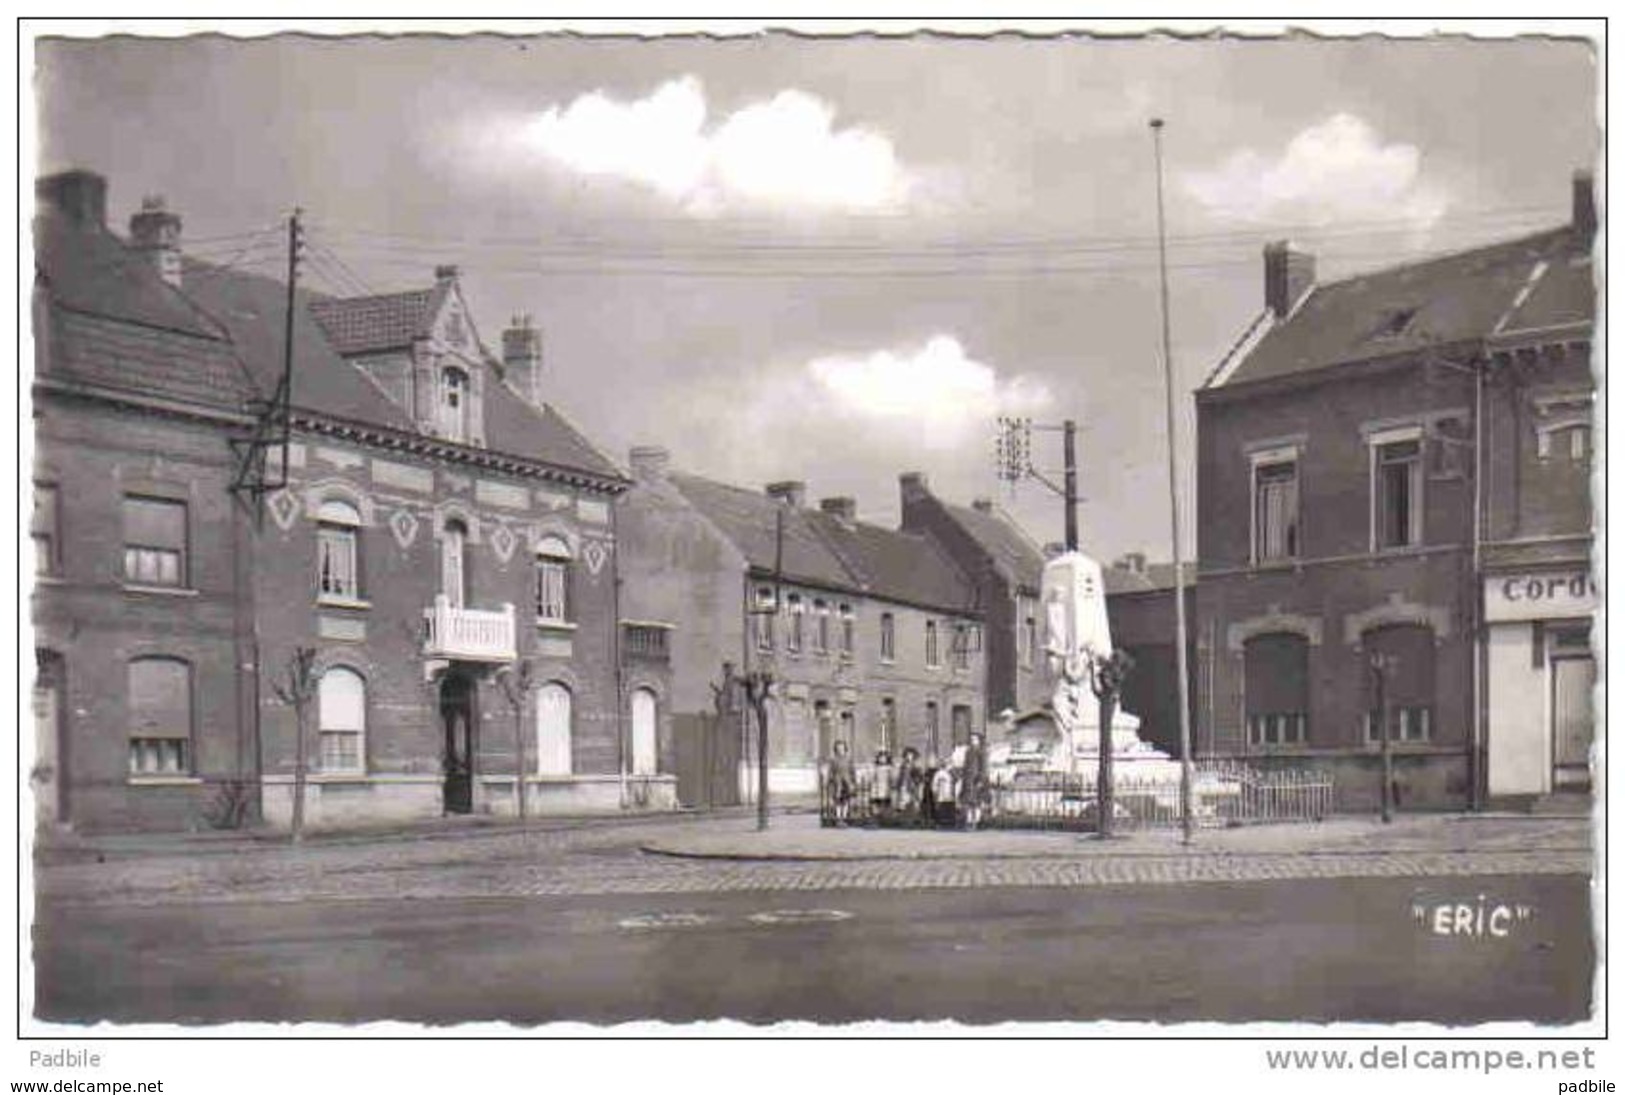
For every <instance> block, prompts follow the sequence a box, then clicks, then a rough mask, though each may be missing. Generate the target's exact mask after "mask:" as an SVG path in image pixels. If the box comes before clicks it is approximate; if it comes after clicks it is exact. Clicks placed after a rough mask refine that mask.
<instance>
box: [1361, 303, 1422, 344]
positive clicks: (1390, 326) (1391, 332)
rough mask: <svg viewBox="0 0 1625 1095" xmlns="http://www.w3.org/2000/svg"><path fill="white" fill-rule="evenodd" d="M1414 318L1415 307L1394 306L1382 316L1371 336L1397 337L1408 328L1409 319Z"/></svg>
mask: <svg viewBox="0 0 1625 1095" xmlns="http://www.w3.org/2000/svg"><path fill="white" fill-rule="evenodd" d="M1415 318H1416V309H1415V308H1395V309H1393V310H1392V311H1390V312H1389V313H1388V314H1387V315H1385V316H1383V317H1382V322H1381V323H1379V324H1378V325H1377V329H1376V331H1374V332H1373V333H1372V336H1371V337H1372V338H1398V337H1399V336H1400V335H1402V334H1404V333H1405V332H1406V331H1407V330H1408V329H1409V328H1410V325H1411V321H1412V320H1413V319H1415Z"/></svg>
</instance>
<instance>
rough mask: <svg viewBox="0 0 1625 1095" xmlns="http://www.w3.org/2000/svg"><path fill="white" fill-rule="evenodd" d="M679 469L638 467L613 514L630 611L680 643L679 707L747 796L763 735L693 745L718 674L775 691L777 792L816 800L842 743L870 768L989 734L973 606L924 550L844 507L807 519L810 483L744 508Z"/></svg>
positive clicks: (772, 759)
mask: <svg viewBox="0 0 1625 1095" xmlns="http://www.w3.org/2000/svg"><path fill="white" fill-rule="evenodd" d="M668 463H669V461H668V457H667V456H666V453H665V452H664V450H661V449H655V448H643V449H636V450H634V451H633V456H632V465H633V471H634V476H635V478H636V481H637V485H636V486H635V487H634V488H633V490H631V491H630V492H628V493H627V495H626V496H625V497H624V498H623V499H622V502H621V507H620V508H621V515H620V527H621V535H622V542H623V550H624V552H625V555H624V563H623V568H624V572H625V576H626V583H625V605H626V609H627V612H628V614H629V615H631V616H634V617H636V618H638V619H640V620H644V621H648V622H649V623H650V624H651V625H652V626H663V627H669V628H671V630H672V640H671V641H672V646H673V649H674V651H677V652H678V653H676V654H674V658H673V662H672V707H673V710H674V712H675V718H676V720H678V721H680V722H683V723H684V724H685V725H691V726H693V727H695V728H696V732H695V734H694V736H693V739H692V740H693V741H694V745H693V748H694V749H696V750H699V749H704V750H707V751H709V752H711V753H718V754H720V755H723V756H725V757H726V758H728V761H727V762H728V763H729V764H731V765H733V766H735V767H737V769H738V770H739V772H740V783H741V784H742V785H743V786H744V788H746V789H747V791H748V788H750V787H752V786H754V779H755V775H754V763H755V762H754V751H753V750H754V745H753V742H754V729H753V728H751V727H749V726H748V725H746V724H743V723H741V722H740V721H738V720H735V721H734V722H731V723H726V724H724V725H725V730H724V731H723V732H725V733H727V734H730V735H736V736H738V737H739V738H740V739H741V740H739V741H737V742H735V741H732V740H730V741H724V742H720V743H718V742H703V741H700V740H698V739H699V737H700V733H701V732H702V728H704V727H706V726H711V725H714V724H707V723H706V722H705V716H706V715H708V714H709V713H710V712H712V711H713V710H715V705H716V695H715V692H714V689H715V687H717V686H719V685H720V684H721V681H722V675H723V666H724V664H727V665H729V666H731V667H732V669H733V671H734V672H735V673H736V674H741V675H743V674H747V673H751V672H754V671H758V670H765V671H767V672H769V673H771V674H772V675H773V678H774V682H775V684H774V691H773V696H772V701H771V704H770V711H769V726H770V737H769V744H768V764H769V769H770V777H769V778H770V782H769V787H770V789H771V790H774V791H780V792H790V793H810V792H812V791H814V790H815V789H816V787H817V765H818V762H819V761H820V760H821V759H822V758H825V757H827V756H828V755H829V754H830V749H831V747H832V745H833V743H834V742H835V741H837V740H844V741H846V742H848V743H849V744H850V745H851V746H852V750H853V753H854V754H855V755H856V756H857V757H859V758H860V759H868V758H871V757H873V755H874V754H875V753H876V752H877V751H878V750H881V749H888V750H890V751H892V752H894V753H895V752H896V751H898V750H900V749H902V748H904V747H906V746H913V747H915V748H917V749H919V750H920V751H921V753H922V754H932V753H936V754H942V753H946V752H947V751H948V750H950V749H952V748H953V746H954V745H955V744H958V743H960V742H963V741H965V740H966V739H967V738H968V737H969V735H970V733H971V732H972V731H973V730H982V729H984V728H985V726H986V713H985V712H986V703H985V698H984V680H985V670H984V663H983V652H982V634H983V622H982V615H981V612H980V609H979V607H978V606H977V602H976V590H975V587H974V585H973V584H972V583H971V582H970V581H968V580H967V578H966V576H965V575H964V574H963V572H961V571H960V570H959V568H958V567H957V566H955V565H954V563H953V562H952V560H951V559H950V558H949V557H948V556H947V555H946V554H945V553H944V552H943V551H941V549H940V548H938V547H937V546H936V545H935V544H934V543H933V542H932V541H931V540H930V539H928V538H926V537H924V536H920V535H917V534H914V533H910V532H906V531H905V532H899V531H897V530H893V529H886V528H882V527H880V526H877V525H872V524H869V523H866V522H862V521H859V520H857V519H856V515H855V507H854V505H853V503H852V501H851V500H850V499H844V498H833V499H826V500H824V502H823V503H822V504H821V505H820V506H819V507H817V508H812V507H810V506H808V505H807V504H806V498H805V488H804V487H803V486H802V485H801V484H799V483H780V484H773V485H772V486H770V487H769V488H768V489H767V491H766V492H761V491H750V490H744V489H741V488H738V487H733V486H729V485H727V484H722V483H717V482H714V481H712V480H708V479H704V478H702V477H699V476H694V475H689V474H687V473H684V472H680V471H674V470H672V469H671V468H670V467H669V466H668ZM709 732H711V733H715V732H716V731H715V729H714V728H713V729H712V730H711V731H709ZM678 736H679V738H682V737H683V736H684V735H682V734H679V735H678ZM677 763H678V767H679V768H680V769H682V770H685V771H686V770H688V769H690V768H692V767H693V765H691V764H689V763H688V762H687V760H686V759H684V758H680V759H679V760H678V762H677ZM683 792H684V794H685V796H687V795H689V794H693V793H695V792H693V791H690V790H689V789H688V788H686V787H685V788H684V789H683Z"/></svg>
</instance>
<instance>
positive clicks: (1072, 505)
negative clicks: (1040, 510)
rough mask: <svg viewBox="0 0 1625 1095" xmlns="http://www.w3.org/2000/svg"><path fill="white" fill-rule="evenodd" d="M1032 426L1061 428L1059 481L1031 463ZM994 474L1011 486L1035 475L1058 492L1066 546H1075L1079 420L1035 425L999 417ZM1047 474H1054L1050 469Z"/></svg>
mask: <svg viewBox="0 0 1625 1095" xmlns="http://www.w3.org/2000/svg"><path fill="white" fill-rule="evenodd" d="M1034 430H1047V431H1051V432H1053V431H1057V430H1058V431H1060V434H1061V459H1062V463H1063V466H1062V469H1061V482H1060V483H1059V484H1057V483H1056V482H1055V481H1054V480H1052V479H1050V478H1049V476H1048V475H1046V474H1045V473H1044V472H1043V471H1040V470H1039V469H1038V468H1035V467H1034V466H1033V462H1032V432H1033V431H1034ZM996 464H997V475H998V477H999V478H1000V479H1003V480H1005V481H1006V482H1008V483H1009V484H1010V485H1011V487H1012V488H1013V487H1014V486H1015V484H1016V483H1017V482H1019V481H1021V480H1022V479H1036V480H1038V481H1039V482H1040V483H1042V484H1043V485H1044V486H1046V487H1048V488H1049V489H1050V490H1052V491H1054V492H1055V493H1056V494H1058V495H1060V496H1061V501H1062V504H1063V506H1064V507H1065V518H1066V550H1068V551H1077V550H1078V502H1079V498H1078V424H1077V423H1076V422H1075V421H1073V420H1072V419H1070V418H1069V419H1067V420H1066V421H1065V422H1062V423H1061V424H1060V425H1059V426H1035V425H1034V424H1033V421H1032V419H1030V418H1006V417H1002V416H1001V417H1000V418H999V420H998V437H997V445H996ZM1050 474H1054V472H1053V471H1051V472H1050Z"/></svg>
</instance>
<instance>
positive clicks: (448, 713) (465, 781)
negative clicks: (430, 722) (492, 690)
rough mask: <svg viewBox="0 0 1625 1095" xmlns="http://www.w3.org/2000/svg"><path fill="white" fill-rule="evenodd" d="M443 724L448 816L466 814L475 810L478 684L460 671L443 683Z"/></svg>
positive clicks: (441, 715)
mask: <svg viewBox="0 0 1625 1095" xmlns="http://www.w3.org/2000/svg"><path fill="white" fill-rule="evenodd" d="M440 721H441V724H442V725H443V727H444V729H445V737H446V741H445V752H444V753H443V754H442V756H441V765H442V771H443V772H444V774H445V802H446V813H448V814H466V813H470V812H471V811H472V810H473V809H474V779H475V776H476V772H475V770H474V768H475V764H474V759H475V753H476V750H477V748H478V744H479V743H478V740H477V735H476V733H475V726H476V723H475V721H474V682H473V681H471V680H470V679H469V678H468V677H466V676H464V675H463V674H461V673H458V672H456V671H453V672H450V673H447V674H446V676H445V678H444V679H443V680H442V681H441V682H440Z"/></svg>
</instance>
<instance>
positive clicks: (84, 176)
mask: <svg viewBox="0 0 1625 1095" xmlns="http://www.w3.org/2000/svg"><path fill="white" fill-rule="evenodd" d="M34 196H35V198H36V199H38V200H39V201H41V202H48V203H50V204H51V205H54V206H56V208H57V209H58V210H60V211H61V212H62V213H64V214H65V215H66V216H67V217H68V218H69V219H71V220H72V221H74V222H75V223H76V224H79V225H81V226H83V227H86V228H105V227H106V226H107V180H106V179H105V178H103V177H102V176H100V175H98V174H96V172H94V171H86V170H84V169H82V168H75V169H73V170H71V171H59V172H57V173H56V174H55V175H47V176H45V177H44V178H42V179H38V180H36V181H35V183H34Z"/></svg>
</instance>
